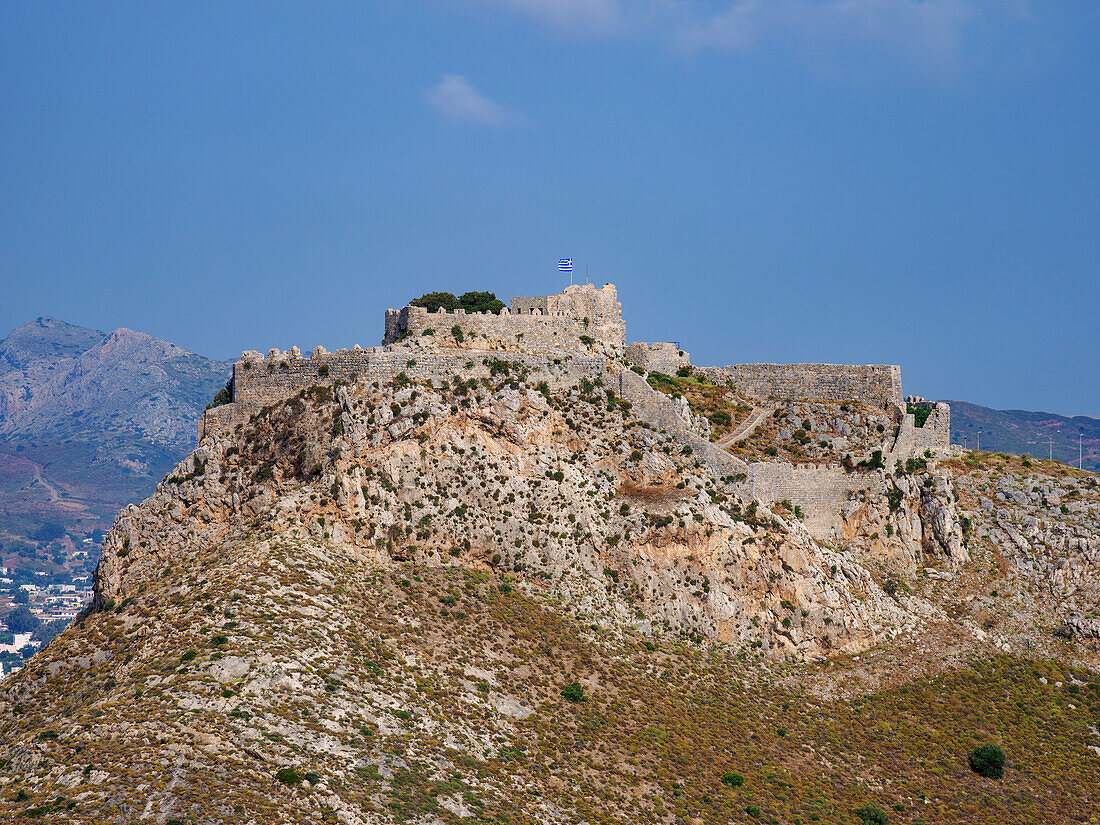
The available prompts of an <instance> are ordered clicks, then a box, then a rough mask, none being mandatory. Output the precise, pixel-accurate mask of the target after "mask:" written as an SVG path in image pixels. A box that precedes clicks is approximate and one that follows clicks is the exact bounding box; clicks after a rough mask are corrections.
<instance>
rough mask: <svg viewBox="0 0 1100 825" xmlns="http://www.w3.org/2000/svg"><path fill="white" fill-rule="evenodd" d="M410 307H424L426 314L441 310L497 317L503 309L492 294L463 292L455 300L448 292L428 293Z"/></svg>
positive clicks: (500, 302) (502, 303)
mask: <svg viewBox="0 0 1100 825" xmlns="http://www.w3.org/2000/svg"><path fill="white" fill-rule="evenodd" d="M409 305H410V306H414V307H424V308H425V309H426V310H428V312H438V311H439V310H440V309H443V310H445V311H447V312H454V311H455V310H456V309H462V310H465V311H466V312H492V313H493V314H495V315H499V314H500V311H501V310H502V309H504V302H503V301H501V300H500V299H499V298H497V296H496V294H495V293H492V292H464V293H463V294H462V295H460V296H458V297H457V298H456V297H455V296H454V295H453V294H452V293H450V292H428V293H425V294H424V295H421V296H420V297H419V298H416V299H414V300H412V301H409Z"/></svg>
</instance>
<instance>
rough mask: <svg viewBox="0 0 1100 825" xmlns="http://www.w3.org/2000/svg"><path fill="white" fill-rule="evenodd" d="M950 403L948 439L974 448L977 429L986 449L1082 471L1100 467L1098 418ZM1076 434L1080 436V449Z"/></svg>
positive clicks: (1095, 469) (962, 402)
mask: <svg viewBox="0 0 1100 825" xmlns="http://www.w3.org/2000/svg"><path fill="white" fill-rule="evenodd" d="M947 403H948V404H950V405H951V440H952V443H955V444H963V443H965V445H966V446H967V447H969V448H970V449H974V448H975V447H976V446H977V444H978V431H979V430H981V448H982V449H983V450H989V451H990V452H1000V453H1013V454H1014V455H1033V456H1039V457H1041V458H1048V457H1051V453H1052V449H1053V458H1054V459H1055V460H1056V461H1062V462H1065V463H1066V464H1072V465H1073V466H1075V467H1076V466H1077V463H1078V456H1079V455H1081V456H1083V465H1082V466H1083V467H1084V468H1085V469H1086V470H1093V471H1097V470H1100V418H1092V417H1089V416H1087V415H1077V416H1073V417H1072V418H1071V417H1067V416H1064V415H1057V414H1055V413H1045V412H1029V411H1027V410H994V409H990V408H989V407H982V406H980V405H978V404H970V403H968V402H966V401H948V402H947ZM1078 435H1080V436H1081V442H1080V447H1081V450H1080V452H1079V451H1078V440H1077V438H1078Z"/></svg>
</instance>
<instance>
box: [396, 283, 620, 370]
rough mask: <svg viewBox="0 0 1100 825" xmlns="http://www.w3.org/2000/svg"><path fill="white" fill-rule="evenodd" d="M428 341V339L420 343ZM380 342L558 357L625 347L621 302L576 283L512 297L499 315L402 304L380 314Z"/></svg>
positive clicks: (607, 290) (611, 289) (611, 293)
mask: <svg viewBox="0 0 1100 825" xmlns="http://www.w3.org/2000/svg"><path fill="white" fill-rule="evenodd" d="M429 338H430V339H432V340H430V341H428V340H425V339H429ZM382 340H383V343H384V344H400V343H408V344H410V345H411V344H415V343H417V342H419V343H420V344H423V345H431V346H433V347H438V348H440V349H501V350H505V351H515V352H528V353H544V354H551V353H556V354H560V353H563V352H575V353H582V352H588V351H594V350H598V351H600V352H603V353H605V354H608V355H618V354H620V353H621V352H622V350H623V347H624V346H625V345H626V325H625V324H624V323H623V310H622V304H621V303H619V300H618V295H617V293H616V291H615V285H614V284H604V286H602V287H600V288H598V289H597V288H596V287H595V286H593V285H592V284H576V285H573V286H569V287H566V288H565V289H564V290H562V291H561V292H559V293H557V294H555V295H544V296H537V297H529V298H513V299H512V305H511V307H505V308H504V309H503V310H501V312H500V313H499V314H497V313H492V312H473V313H468V312H466V311H465V310H461V309H456V310H453V311H450V312H448V311H447V310H444V309H442V308H440V309H439V310H438V311H436V312H428V310H427V309H425V308H424V307H418V306H411V305H410V306H405V307H402V308H401V309H388V310H386V331H385V335H384V337H383V339H382Z"/></svg>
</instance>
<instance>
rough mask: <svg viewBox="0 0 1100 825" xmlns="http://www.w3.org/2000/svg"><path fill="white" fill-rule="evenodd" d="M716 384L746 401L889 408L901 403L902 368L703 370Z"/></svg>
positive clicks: (826, 366)
mask: <svg viewBox="0 0 1100 825" xmlns="http://www.w3.org/2000/svg"><path fill="white" fill-rule="evenodd" d="M699 372H701V373H702V374H703V375H705V376H706V377H707V378H708V379H709V380H711V381H713V382H714V383H716V384H724V383H726V382H727V381H730V382H732V383H733V385H734V387H735V388H736V389H737V390H738V391H739V392H740V393H742V394H743V395H744V396H746V397H748V398H758V399H760V400H762V401H768V400H771V399H779V398H784V399H795V400H803V399H818V400H822V401H848V400H855V401H862V402H863V403H864V404H867V405H869V406H872V407H878V408H880V409H888V408H889V407H890V405H891V404H898V405H900V404H901V367H898V366H892V365H886V364H866V365H862V366H855V365H848V364H733V365H731V366H728V367H703V368H700V370H699Z"/></svg>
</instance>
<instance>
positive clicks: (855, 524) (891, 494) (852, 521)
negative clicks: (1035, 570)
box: [841, 471, 970, 578]
mask: <svg viewBox="0 0 1100 825" xmlns="http://www.w3.org/2000/svg"><path fill="white" fill-rule="evenodd" d="M956 503H957V495H956V493H955V489H954V485H953V483H952V479H951V478H950V477H949V476H948V475H946V474H943V473H934V472H927V471H926V472H922V473H920V474H911V475H910V474H904V473H897V474H890V473H880V474H879V478H878V481H877V483H876V484H874V485H873V486H872V487H871V488H870V489H868V490H866V491H863V492H860V493H857V494H854V495H853V497H852V499H851V500H850V501H849V502H848V503H847V504H846V505H845V507H844V509H843V511H842V513H841V517H842V525H843V531H844V535H845V538H846V539H847V540H848V542H849V543H850V546H852V547H854V548H858V549H860V550H862V551H863V552H864V553H866V554H867V555H868V556H869V557H871V558H874V559H876V560H877V561H879V562H881V563H882V564H884V565H885V566H886V568H887V569H889V570H890V571H891V572H894V573H897V574H898V575H901V576H904V577H906V578H912V577H913V576H915V575H917V573H918V572H919V571H920V570H921V569H923V568H925V567H930V568H942V569H943V570H944V571H946V572H948V573H956V572H958V570H959V569H960V568H961V567H962V566H963V565H965V564H966V563H967V562H969V561H970V554H969V552H968V551H967V549H966V547H965V546H964V544H963V530H962V527H961V525H960V521H959V514H958V511H957V509H956Z"/></svg>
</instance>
